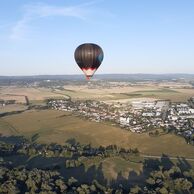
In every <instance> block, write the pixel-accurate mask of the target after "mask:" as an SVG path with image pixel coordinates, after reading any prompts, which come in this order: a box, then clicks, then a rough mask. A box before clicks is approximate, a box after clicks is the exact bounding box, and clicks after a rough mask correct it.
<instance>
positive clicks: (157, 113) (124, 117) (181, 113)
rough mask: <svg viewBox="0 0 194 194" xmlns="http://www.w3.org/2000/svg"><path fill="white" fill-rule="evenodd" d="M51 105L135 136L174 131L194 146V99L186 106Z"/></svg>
mask: <svg viewBox="0 0 194 194" xmlns="http://www.w3.org/2000/svg"><path fill="white" fill-rule="evenodd" d="M47 104H48V106H49V107H50V108H52V109H55V110H61V111H70V112H74V113H75V114H77V115H80V116H84V117H86V118H87V119H89V120H91V121H95V122H103V121H107V122H110V123H111V125H119V126H120V127H121V128H124V129H126V130H130V131H131V132H134V133H143V132H149V134H150V135H158V134H159V131H158V130H159V129H162V131H163V132H172V131H173V132H175V133H176V134H177V135H180V136H183V137H184V138H185V139H186V140H187V142H188V143H192V144H194V98H191V99H189V100H188V102H186V103H185V102H184V103H174V102H173V103H172V102H171V101H169V100H155V101H144V100H138V99H137V100H136V101H132V102H131V103H120V102H117V103H112V104H107V103H105V102H100V101H93V100H87V101H72V100H70V99H59V100H57V99H50V100H48V103H47ZM152 131H154V133H152Z"/></svg>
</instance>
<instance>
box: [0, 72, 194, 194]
mask: <svg viewBox="0 0 194 194" xmlns="http://www.w3.org/2000/svg"><path fill="white" fill-rule="evenodd" d="M193 87H194V76H192V75H179V74H175V75H143V74H140V75H97V76H96V77H95V79H93V80H91V81H85V80H83V79H82V78H81V77H80V76H65V75H64V76H35V77H0V135H1V136H0V147H1V149H0V165H1V170H2V171H1V176H2V177H4V179H6V181H4V182H1V184H2V185H3V186H2V187H1V190H0V192H1V193H6V192H5V190H6V188H7V189H8V187H9V184H10V185H11V183H10V181H11V178H10V177H13V176H16V177H18V178H16V182H22V181H24V179H25V182H26V180H27V179H28V184H27V185H26V186H25V187H23V189H24V190H25V189H26V190H30V191H31V193H33V192H34V193H35V192H38V191H40V190H38V189H40V185H39V184H40V183H38V182H37V183H35V182H34V180H33V178H32V177H33V174H39V176H41V177H42V179H45V185H42V186H41V188H42V190H43V191H45V193H54V190H55V191H56V193H63V192H70V191H71V192H73V190H72V189H74V192H78V193H92V192H93V193H95V192H96V193H97V192H99V193H105V192H107V193H111V192H115V193H119V192H120V193H127V192H128V193H129V192H130V193H175V192H177V193H178V192H180V193H181V192H184V193H191V191H194V176H193V173H194V171H193V170H194V111H193V107H194V100H193V99H194V88H193ZM8 169H9V171H8ZM19 169H20V170H19ZM46 173H49V174H46ZM26 176H27V177H28V178H24V177H26ZM46 176H47V178H48V177H49V178H48V180H47V179H46V178H45V177H46ZM22 177H23V178H22ZM30 177H31V178H30ZM56 177H57V178H56ZM2 180H3V179H2ZM53 180H54V181H55V183H56V181H57V184H58V187H57V189H56V188H55V189H54V190H53V188H52V181H53ZM161 182H162V183H161ZM22 184H23V183H21V185H22ZM16 185H17V184H16V183H15V186H14V184H12V187H10V189H13V191H14V192H15V193H17V187H16ZM38 185H39V186H38ZM18 193H19V191H18Z"/></svg>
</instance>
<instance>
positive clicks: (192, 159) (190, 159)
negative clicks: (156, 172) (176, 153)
mask: <svg viewBox="0 0 194 194" xmlns="http://www.w3.org/2000/svg"><path fill="white" fill-rule="evenodd" d="M140 156H142V157H144V158H157V159H161V158H169V159H170V160H178V159H182V158H183V159H185V160H187V161H192V162H194V158H184V157H172V156H156V155H146V154H140Z"/></svg>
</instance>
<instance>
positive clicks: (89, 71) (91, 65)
mask: <svg viewBox="0 0 194 194" xmlns="http://www.w3.org/2000/svg"><path fill="white" fill-rule="evenodd" d="M74 57H75V61H76V63H77V64H78V66H79V67H80V69H81V70H82V71H83V72H84V74H85V75H86V78H87V79H88V80H89V79H90V78H91V77H92V76H93V74H94V73H95V71H96V70H97V69H98V67H99V66H100V65H101V63H102V60H103V58H104V53H103V51H102V48H101V47H100V46H98V45H97V44H93V43H85V44H81V45H80V46H78V47H77V48H76V50H75V53H74Z"/></svg>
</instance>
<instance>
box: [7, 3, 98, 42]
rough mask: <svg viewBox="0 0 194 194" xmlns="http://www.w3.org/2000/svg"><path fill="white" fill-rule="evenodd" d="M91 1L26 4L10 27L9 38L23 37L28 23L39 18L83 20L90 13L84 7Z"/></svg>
mask: <svg viewBox="0 0 194 194" xmlns="http://www.w3.org/2000/svg"><path fill="white" fill-rule="evenodd" d="M93 3H94V2H91V3H85V4H82V5H76V6H63V7H57V6H50V5H45V4H34V5H26V6H24V14H23V17H22V18H21V19H20V20H19V21H17V22H16V24H15V25H14V26H13V27H12V32H11V35H10V38H11V39H13V40H18V39H23V38H24V37H25V33H26V32H27V30H28V24H29V23H30V22H32V21H34V20H37V19H39V18H46V17H49V16H61V17H74V18H77V19H80V20H85V19H86V16H87V15H88V14H89V13H90V11H89V9H86V8H87V7H89V6H90V5H92V4H93Z"/></svg>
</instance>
